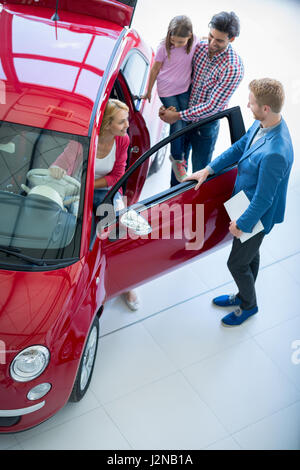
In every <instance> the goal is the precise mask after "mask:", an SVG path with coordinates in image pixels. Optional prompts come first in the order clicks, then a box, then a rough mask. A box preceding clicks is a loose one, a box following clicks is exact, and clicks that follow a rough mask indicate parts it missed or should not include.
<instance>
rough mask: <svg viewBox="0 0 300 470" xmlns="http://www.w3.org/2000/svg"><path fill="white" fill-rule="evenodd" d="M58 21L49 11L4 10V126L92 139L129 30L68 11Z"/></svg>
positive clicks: (0, 15)
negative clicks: (103, 92) (108, 76)
mask: <svg viewBox="0 0 300 470" xmlns="http://www.w3.org/2000/svg"><path fill="white" fill-rule="evenodd" d="M52 13H53V12H52ZM59 17H60V21H58V22H55V21H52V20H51V19H50V18H51V16H50V10H49V9H48V8H42V7H34V8H31V7H29V6H22V5H12V4H10V5H4V6H3V5H1V4H0V25H1V27H0V57H1V64H0V120H5V121H8V122H14V123H19V124H25V125H29V126H35V127H39V128H43V129H52V130H56V131H61V132H68V133H73V134H79V135H88V130H89V124H90V120H91V115H92V112H93V108H94V104H95V102H96V101H97V94H98V92H99V89H100V86H101V83H102V80H103V79H105V71H106V69H107V68H108V67H109V65H110V63H111V59H112V57H114V55H115V51H116V48H117V47H118V46H119V44H120V42H121V41H122V38H123V36H124V35H125V30H124V28H123V27H122V26H120V25H118V24H116V23H112V22H110V21H107V20H102V19H99V18H93V17H91V16H84V15H79V14H76V13H72V12H67V11H60V12H59ZM102 85H103V84H102Z"/></svg>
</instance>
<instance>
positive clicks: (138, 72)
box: [121, 50, 149, 96]
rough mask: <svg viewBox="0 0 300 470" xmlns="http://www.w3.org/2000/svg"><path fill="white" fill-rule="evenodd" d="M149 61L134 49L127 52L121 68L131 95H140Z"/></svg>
mask: <svg viewBox="0 0 300 470" xmlns="http://www.w3.org/2000/svg"><path fill="white" fill-rule="evenodd" d="M148 69H149V63H148V61H147V60H146V58H145V57H144V56H143V55H142V54H141V53H140V52H139V51H136V50H133V51H131V52H130V53H129V55H128V57H127V59H126V60H125V62H124V65H123V66H122V68H121V70H122V72H123V75H124V77H125V79H126V81H127V84H128V86H129V89H130V92H131V94H132V95H133V96H141V95H142V94H143V92H144V88H145V85H146V80H147V73H148Z"/></svg>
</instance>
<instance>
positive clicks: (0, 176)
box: [0, 122, 89, 264]
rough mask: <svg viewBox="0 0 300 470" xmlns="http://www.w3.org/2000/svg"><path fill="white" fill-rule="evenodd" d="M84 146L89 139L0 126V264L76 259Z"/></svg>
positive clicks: (79, 232)
mask: <svg viewBox="0 0 300 470" xmlns="http://www.w3.org/2000/svg"><path fill="white" fill-rule="evenodd" d="M88 145H89V139H88V137H82V136H77V135H72V134H65V133H61V132H55V131H50V130H44V129H38V128H35V127H29V126H23V125H19V124H14V123H8V122H0V214H1V217H0V262H2V263H3V262H5V264H7V263H14V264H22V263H23V264H24V263H28V259H27V258H30V257H32V259H34V260H37V259H39V260H62V259H70V258H76V257H78V256H79V250H80V237H81V220H82V210H83V195H84V185H85V174H86V171H84V169H86V163H87V155H88ZM10 253H11V254H10ZM17 255H18V256H17ZM22 255H23V258H22Z"/></svg>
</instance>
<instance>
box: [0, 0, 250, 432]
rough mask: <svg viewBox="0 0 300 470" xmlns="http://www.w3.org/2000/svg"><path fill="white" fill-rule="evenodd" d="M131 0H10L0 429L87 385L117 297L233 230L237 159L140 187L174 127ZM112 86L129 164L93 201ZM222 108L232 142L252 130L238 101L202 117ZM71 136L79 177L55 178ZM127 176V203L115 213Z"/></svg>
mask: <svg viewBox="0 0 300 470" xmlns="http://www.w3.org/2000/svg"><path fill="white" fill-rule="evenodd" d="M135 4H136V1H135V0H127V1H117V0H88V1H86V0H72V2H70V1H69V0H60V1H59V2H56V1H55V0H40V1H39V0H35V1H32V0H9V1H1V2H0V24H1V27H0V35H1V40H0V57H1V63H0V114H1V116H0V211H1V212H0V213H1V219H0V432H16V431H21V430H25V429H28V428H30V427H32V426H35V425H37V424H39V423H41V422H43V421H45V420H46V419H48V418H49V417H51V416H52V415H53V414H54V413H55V412H57V411H58V410H59V409H60V408H62V407H63V406H64V405H65V403H66V402H67V401H68V400H69V399H70V400H73V401H79V400H80V399H81V398H82V397H83V396H84V394H85V392H86V390H87V388H88V386H89V383H90V380H91V376H92V371H93V366H94V360H95V356H96V351H97V344H98V337H99V318H100V316H101V313H102V310H103V306H104V303H105V301H106V300H107V299H109V298H111V297H113V296H116V295H118V294H120V293H122V292H124V291H128V290H129V289H131V288H132V287H134V286H136V285H138V284H140V283H142V282H144V281H146V280H150V279H152V278H154V277H155V276H158V275H160V274H161V273H165V272H167V271H169V270H171V269H174V268H176V267H177V266H180V265H181V264H182V263H184V262H187V261H188V260H191V259H193V258H194V257H196V256H199V255H201V254H202V253H205V252H207V251H208V250H210V249H213V248H214V247H216V246H222V244H223V243H225V242H226V240H228V239H229V237H228V217H227V215H226V213H225V210H224V207H223V203H224V201H226V200H227V199H228V198H229V197H230V195H231V192H232V189H233V185H234V181H235V176H236V168H235V167H232V168H229V169H227V170H226V171H224V172H223V173H222V174H221V175H219V176H216V177H211V178H210V179H209V180H208V181H207V182H206V183H205V184H204V185H203V187H202V189H201V191H197V192H196V191H194V189H193V188H194V183H193V182H188V183H182V184H179V185H178V186H175V187H173V188H169V189H166V190H164V191H163V192H159V193H158V194H157V192H156V194H152V195H151V196H150V197H147V199H144V200H142V201H139V199H140V195H141V192H142V189H143V187H144V184H145V181H146V178H147V176H149V174H150V173H152V172H153V171H157V170H158V169H159V167H160V166H161V163H162V160H163V156H164V153H165V151H166V146H167V144H168V143H169V142H170V140H171V138H173V137H167V138H165V139H163V140H162V141H161V142H159V141H160V140H161V138H162V137H163V133H164V132H165V128H164V127H163V125H162V122H161V121H160V120H159V118H158V107H159V106H160V102H159V99H158V98H157V96H154V98H153V99H152V102H151V103H148V102H147V101H143V100H141V99H140V96H141V95H142V94H143V93H144V91H145V89H146V86H147V81H148V78H149V71H150V67H151V64H152V62H153V57H154V54H153V51H152V49H151V48H149V47H148V46H147V45H146V44H145V43H144V42H143V40H142V39H141V38H140V36H139V35H138V33H137V32H136V31H134V30H132V29H130V23H131V19H132V15H133V12H134V8H135ZM57 5H58V8H57V12H56V7H57ZM56 13H57V16H56ZM109 97H117V98H119V99H121V100H122V101H125V102H126V103H127V105H128V106H129V110H130V111H129V119H130V126H129V136H130V151H129V153H128V170H127V172H126V173H125V175H124V176H123V177H122V178H121V179H120V180H119V182H118V183H117V184H116V185H115V186H114V187H113V188H112V190H111V191H110V193H109V194H108V196H107V197H106V200H105V201H104V202H105V203H107V205H105V206H104V205H103V206H100V211H99V209H98V211H97V215H96V214H94V213H93V189H94V161H95V155H96V148H97V140H98V134H99V129H100V126H101V119H102V115H103V111H104V108H105V105H106V102H107V100H108V99H109ZM216 118H219V119H222V118H224V121H227V122H228V124H229V131H230V137H231V142H234V141H236V140H238V139H239V138H240V137H241V136H242V135H243V133H244V132H245V129H244V124H243V120H242V117H241V113H240V109H239V108H238V107H236V108H232V109H229V110H227V111H224V112H222V113H219V114H218V115H217V116H215V117H212V118H209V119H206V120H203V121H202V122H203V123H206V122H208V121H211V120H214V119H216ZM199 125H200V124H199V123H196V124H192V125H191V126H192V127H195V126H199ZM181 132H183V131H180V132H179V133H181ZM70 141H72V142H74V141H75V142H76V148H77V149H80V151H78V155H76V158H77V157H78V158H79V160H80V164H79V166H78V172H77V175H76V178H75V177H70V176H69V177H68V176H65V177H64V178H63V179H62V180H55V179H54V178H52V177H51V175H50V174H49V166H50V165H51V164H53V163H54V162H55V160H56V158H57V157H58V156H59V155H60V154H61V153H62V152H63V151H64V149H65V147H66V146H67V145H68V144H69V143H70ZM150 166H151V169H150ZM159 174H160V173H158V175H159ZM151 178H152V177H151ZM148 181H150V179H148ZM121 186H122V188H123V192H124V195H125V196H126V197H127V209H124V210H123V211H122V212H121V213H117V214H115V212H114V210H113V209H112V207H113V206H112V204H111V201H112V198H113V195H114V194H115V192H116V191H117V190H118V189H119V188H120V187H121ZM101 207H105V208H108V211H107V212H105V211H101ZM109 208H111V210H109ZM195 227H196V229H197V231H196V230H195ZM199 234H200V235H201V236H199Z"/></svg>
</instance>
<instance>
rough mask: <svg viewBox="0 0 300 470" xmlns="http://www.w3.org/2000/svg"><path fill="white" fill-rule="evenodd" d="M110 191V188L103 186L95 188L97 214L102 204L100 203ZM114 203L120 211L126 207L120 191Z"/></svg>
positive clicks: (95, 210)
mask: <svg viewBox="0 0 300 470" xmlns="http://www.w3.org/2000/svg"><path fill="white" fill-rule="evenodd" d="M108 191H109V189H108V188H101V189H95V190H94V199H93V210H94V213H95V214H96V212H97V207H98V206H100V204H101V203H102V201H103V199H104V198H105V196H106V194H107V193H108ZM113 204H114V208H115V211H119V210H121V209H123V208H124V207H125V206H124V202H123V199H122V195H121V193H119V191H118V192H117V193H116V194H115V195H114V199H113Z"/></svg>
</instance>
